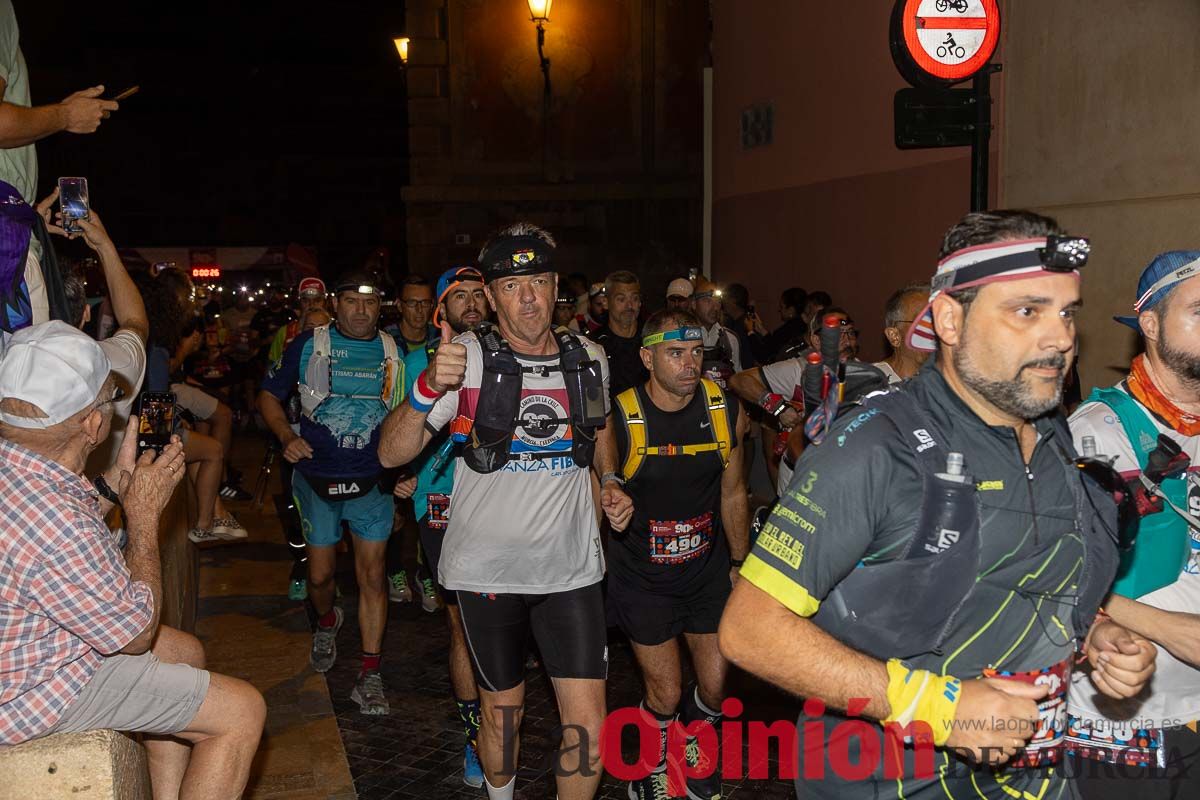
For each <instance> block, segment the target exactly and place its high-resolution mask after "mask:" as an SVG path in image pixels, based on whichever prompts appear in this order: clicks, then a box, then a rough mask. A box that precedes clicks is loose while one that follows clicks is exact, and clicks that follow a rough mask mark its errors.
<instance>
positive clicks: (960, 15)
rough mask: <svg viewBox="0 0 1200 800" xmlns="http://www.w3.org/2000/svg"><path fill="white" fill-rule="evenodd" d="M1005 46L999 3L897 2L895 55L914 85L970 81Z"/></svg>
mask: <svg viewBox="0 0 1200 800" xmlns="http://www.w3.org/2000/svg"><path fill="white" fill-rule="evenodd" d="M999 40H1000V9H999V7H998V6H997V4H996V0H897V3H896V10H895V12H894V14H893V16H892V55H893V57H894V58H895V60H896V66H897V67H899V68H900V72H901V74H902V75H904V77H905V78H907V79H909V80H910V81H912V82H914V83H923V84H934V85H949V84H954V83H960V82H962V81H965V80H967V79H968V78H970V77H971V76H972V75H974V74H975V73H976V72H978V71H979V70H980V69H982V68H983V66H984V65H985V64H987V62H988V59H990V58H991V57H992V54H993V53H994V52H996V44H997V42H998V41H999ZM914 68H915V69H914Z"/></svg>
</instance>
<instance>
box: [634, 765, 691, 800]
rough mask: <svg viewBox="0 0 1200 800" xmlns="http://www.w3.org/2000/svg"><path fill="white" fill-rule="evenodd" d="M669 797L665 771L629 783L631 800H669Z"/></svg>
mask: <svg viewBox="0 0 1200 800" xmlns="http://www.w3.org/2000/svg"><path fill="white" fill-rule="evenodd" d="M689 794H690V793H689ZM669 796H670V795H668V794H667V773H666V772H665V771H664V772H656V773H652V774H650V775H647V776H646V777H644V778H642V779H641V780H640V781H630V782H629V800H667V798H668V797H669Z"/></svg>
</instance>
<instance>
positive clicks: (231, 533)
mask: <svg viewBox="0 0 1200 800" xmlns="http://www.w3.org/2000/svg"><path fill="white" fill-rule="evenodd" d="M212 532H213V533H215V534H216V535H217V536H218V537H219V538H221V539H245V538H246V537H247V536H249V535H250V532H249V531H247V530H246V529H245V528H244V527H243V526H242V523H240V522H238V521H237V519H236V518H235V517H233V516H232V515H231V516H228V517H217V518H216V519H214V520H213V526H212Z"/></svg>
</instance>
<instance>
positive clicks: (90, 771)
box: [0, 731, 151, 800]
mask: <svg viewBox="0 0 1200 800" xmlns="http://www.w3.org/2000/svg"><path fill="white" fill-rule="evenodd" d="M0 776H3V777H0V800H9V798H12V800H41V799H42V798H47V799H48V798H60V797H61V798H78V800H150V796H151V795H150V776H149V774H148V773H147V772H146V753H145V751H144V750H143V749H142V746H141V745H140V744H138V743H137V742H136V741H134V740H133V739H131V738H129V737H128V736H126V735H125V734H123V733H117V732H116V731H88V732H87V733H59V734H55V735H53V736H46V737H44V738H42V739H34V740H33V741H30V742H26V743H25V744H20V745H17V746H15V747H5V748H0Z"/></svg>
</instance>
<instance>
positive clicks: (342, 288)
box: [336, 283, 383, 295]
mask: <svg viewBox="0 0 1200 800" xmlns="http://www.w3.org/2000/svg"><path fill="white" fill-rule="evenodd" d="M342 292H358V293H359V294H374V295H382V294H383V292H381V291H379V289H377V288H376V287H374V286H371V285H370V284H367V283H344V284H339V285H338V287H337V290H336V293H337V294H341V293H342Z"/></svg>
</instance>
